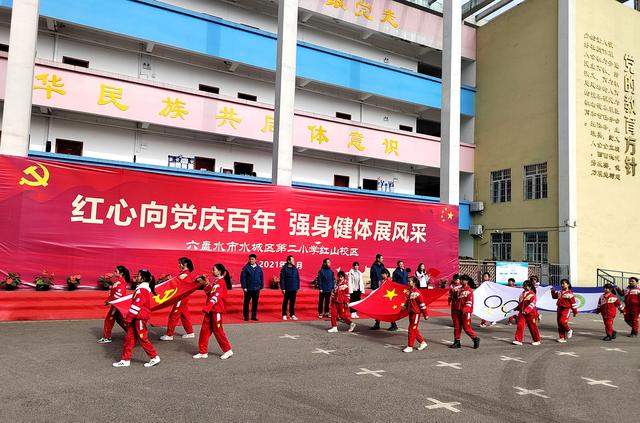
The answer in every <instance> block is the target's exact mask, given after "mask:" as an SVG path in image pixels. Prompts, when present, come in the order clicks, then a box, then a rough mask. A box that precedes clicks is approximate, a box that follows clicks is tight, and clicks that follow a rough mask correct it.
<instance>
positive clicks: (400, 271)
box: [391, 260, 409, 285]
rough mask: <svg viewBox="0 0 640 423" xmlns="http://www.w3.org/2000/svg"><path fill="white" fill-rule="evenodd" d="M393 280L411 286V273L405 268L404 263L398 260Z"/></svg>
mask: <svg viewBox="0 0 640 423" xmlns="http://www.w3.org/2000/svg"><path fill="white" fill-rule="evenodd" d="M391 279H392V280H393V281H394V282H398V283H401V284H402V285H409V272H408V271H407V270H405V268H404V261H402V260H398V263H397V267H396V270H394V271H393V276H391Z"/></svg>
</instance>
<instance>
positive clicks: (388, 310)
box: [349, 281, 448, 322]
mask: <svg viewBox="0 0 640 423" xmlns="http://www.w3.org/2000/svg"><path fill="white" fill-rule="evenodd" d="M408 290H409V287H408V286H405V285H402V284H399V283H396V282H391V281H389V282H385V283H383V284H382V285H381V286H380V288H378V289H376V290H375V291H373V292H372V293H371V294H369V296H368V297H366V298H365V299H363V300H360V301H356V302H355V303H351V304H349V307H352V308H354V309H355V310H356V311H357V312H358V314H363V315H366V316H368V317H371V318H372V319H376V320H382V321H384V322H395V321H397V320H400V319H402V318H404V317H406V316H407V315H408V314H409V313H408V312H407V310H406V309H405V308H404V307H403V306H404V302H405V301H406V299H407V291H408ZM447 291H448V290H447V289H444V288H436V289H421V290H420V292H421V293H422V297H423V298H424V302H425V304H426V305H427V306H428V305H429V304H431V303H432V302H434V301H435V300H437V299H438V298H440V297H442V296H443V295H444V294H446V293H447Z"/></svg>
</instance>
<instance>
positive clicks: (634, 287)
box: [616, 276, 640, 337]
mask: <svg viewBox="0 0 640 423" xmlns="http://www.w3.org/2000/svg"><path fill="white" fill-rule="evenodd" d="M616 292H617V293H618V295H624V321H625V322H626V323H627V324H628V325H629V326H631V333H630V334H629V336H630V337H637V336H638V316H639V315H640V287H638V278H636V277H635V276H632V277H630V278H629V286H628V287H627V289H625V290H624V291H623V290H622V289H620V288H617V287H616Z"/></svg>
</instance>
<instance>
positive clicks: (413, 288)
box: [402, 276, 429, 353]
mask: <svg viewBox="0 0 640 423" xmlns="http://www.w3.org/2000/svg"><path fill="white" fill-rule="evenodd" d="M417 286H418V278H416V277H415V276H409V289H408V290H407V298H406V302H405V304H404V305H403V307H405V308H406V309H407V310H408V311H409V331H408V332H409V339H408V343H407V347H406V348H405V349H404V350H402V352H406V353H409V352H412V351H413V344H414V343H415V341H416V340H417V341H418V342H419V343H420V345H418V351H422V350H424V349H425V348H427V342H426V341H425V340H424V338H423V337H422V335H421V334H420V330H419V329H418V325H419V324H420V315H421V314H422V316H423V317H424V320H427V319H428V318H429V314H428V313H427V306H426V304H425V303H424V299H423V298H422V294H421V293H420V290H419V289H418V288H417Z"/></svg>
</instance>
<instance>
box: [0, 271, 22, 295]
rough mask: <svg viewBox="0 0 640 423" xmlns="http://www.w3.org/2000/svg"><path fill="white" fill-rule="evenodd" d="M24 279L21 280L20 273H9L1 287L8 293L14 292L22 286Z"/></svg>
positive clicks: (0, 282)
mask: <svg viewBox="0 0 640 423" xmlns="http://www.w3.org/2000/svg"><path fill="white" fill-rule="evenodd" d="M21 282H22V279H20V273H18V272H9V273H7V278H6V279H5V280H3V281H0V286H1V287H4V289H6V290H7V291H13V290H14V289H16V288H17V287H18V285H20V283H21Z"/></svg>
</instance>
